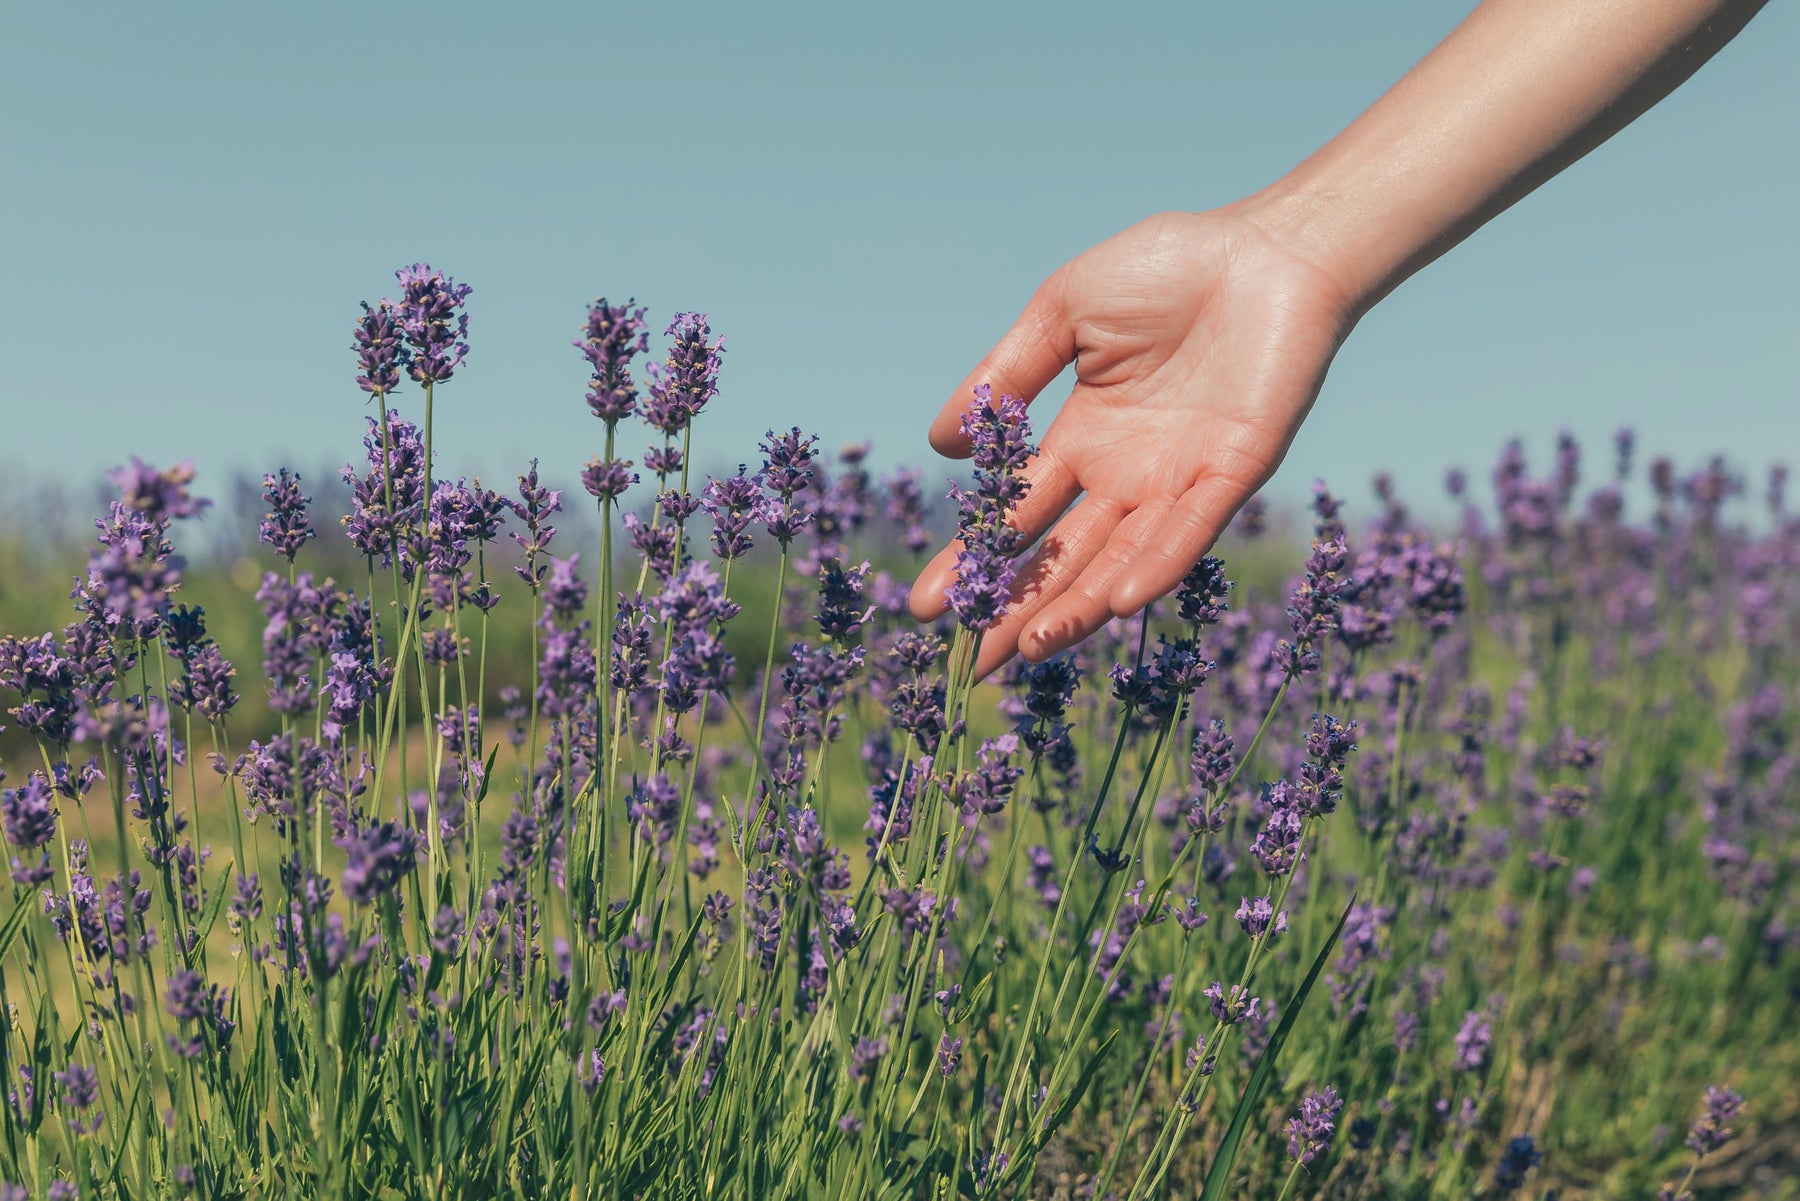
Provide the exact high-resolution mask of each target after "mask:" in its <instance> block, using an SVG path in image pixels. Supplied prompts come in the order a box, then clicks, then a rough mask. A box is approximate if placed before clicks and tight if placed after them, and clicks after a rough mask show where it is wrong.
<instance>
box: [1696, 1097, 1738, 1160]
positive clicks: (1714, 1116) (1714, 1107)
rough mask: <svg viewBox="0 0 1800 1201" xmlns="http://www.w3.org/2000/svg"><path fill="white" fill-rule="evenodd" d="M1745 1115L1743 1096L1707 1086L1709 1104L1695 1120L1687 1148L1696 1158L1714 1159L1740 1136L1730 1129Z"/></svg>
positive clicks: (1707, 1102)
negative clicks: (1690, 1149) (1691, 1150)
mask: <svg viewBox="0 0 1800 1201" xmlns="http://www.w3.org/2000/svg"><path fill="white" fill-rule="evenodd" d="M1743 1112H1744V1097H1743V1094H1741V1093H1739V1092H1737V1091H1736V1090H1735V1089H1730V1088H1719V1087H1718V1086H1716V1085H1708V1086H1707V1088H1706V1104H1705V1106H1704V1108H1702V1109H1701V1111H1700V1116H1699V1118H1697V1119H1695V1121H1694V1125H1693V1126H1692V1128H1690V1129H1689V1130H1688V1136H1687V1145H1688V1146H1689V1147H1691V1148H1693V1151H1694V1154H1695V1155H1696V1156H1699V1157H1701V1158H1705V1157H1706V1156H1708V1155H1711V1154H1712V1153H1713V1152H1714V1151H1717V1150H1718V1149H1719V1148H1720V1147H1723V1146H1724V1145H1725V1144H1726V1143H1728V1142H1730V1141H1731V1138H1732V1136H1733V1135H1735V1134H1736V1133H1737V1131H1735V1130H1733V1129H1732V1128H1731V1123H1732V1122H1734V1121H1736V1120H1737V1118H1738V1117H1739V1116H1740V1115H1742V1113H1743Z"/></svg>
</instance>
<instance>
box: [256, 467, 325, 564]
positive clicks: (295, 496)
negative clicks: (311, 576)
mask: <svg viewBox="0 0 1800 1201" xmlns="http://www.w3.org/2000/svg"><path fill="white" fill-rule="evenodd" d="M262 496H263V502H264V503H265V504H267V505H268V506H269V511H268V512H267V513H265V514H264V515H263V519H262V524H261V525H260V526H259V527H258V529H257V537H258V539H259V540H260V541H261V542H262V544H263V545H264V546H268V547H272V548H274V550H275V553H276V554H278V555H281V556H282V557H283V558H285V559H286V560H287V561H288V562H289V563H292V562H293V561H294V556H295V555H297V554H299V553H300V548H301V547H303V546H305V545H306V542H307V539H309V538H315V537H317V536H318V535H317V534H316V533H314V531H313V528H312V526H310V525H308V524H307V522H306V506H307V505H309V504H311V503H312V497H310V496H307V495H305V494H303V493H302V492H301V491H300V477H299V475H297V474H296V473H294V472H291V471H289V470H288V469H287V468H285V467H283V468H282V469H281V470H280V471H279V472H278V473H276V474H274V475H265V476H263V493H262Z"/></svg>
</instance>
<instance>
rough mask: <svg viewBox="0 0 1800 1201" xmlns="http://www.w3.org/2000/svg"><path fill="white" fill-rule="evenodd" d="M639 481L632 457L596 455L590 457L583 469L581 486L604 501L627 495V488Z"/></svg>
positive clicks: (597, 498) (589, 493)
mask: <svg viewBox="0 0 1800 1201" xmlns="http://www.w3.org/2000/svg"><path fill="white" fill-rule="evenodd" d="M637 482H638V475H637V472H635V471H633V470H631V460H630V459H602V458H599V457H598V456H596V457H594V458H591V459H589V460H588V461H587V465H586V466H585V467H583V468H582V469H581V486H582V487H583V488H586V489H587V490H588V495H590V496H592V497H594V499H596V500H598V501H601V502H603V503H604V502H605V501H609V500H617V499H619V497H621V496H623V495H625V491H626V489H628V488H630V487H631V486H632V485H633V484H635V483H637Z"/></svg>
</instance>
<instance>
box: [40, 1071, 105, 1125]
mask: <svg viewBox="0 0 1800 1201" xmlns="http://www.w3.org/2000/svg"><path fill="white" fill-rule="evenodd" d="M52 1076H53V1078H54V1079H55V1080H56V1082H57V1083H58V1084H60V1085H62V1089H63V1094H62V1104H63V1108H64V1109H66V1110H69V1111H71V1112H70V1114H69V1128H70V1129H71V1130H73V1131H75V1133H77V1134H91V1133H93V1132H94V1131H96V1130H98V1129H100V1121H101V1119H102V1118H103V1117H105V1116H106V1115H105V1114H104V1112H96V1113H95V1114H94V1115H93V1116H92V1118H88V1117H85V1116H83V1115H85V1114H86V1113H87V1111H88V1110H90V1109H93V1108H94V1107H95V1106H96V1104H97V1103H98V1102H99V1100H100V1073H99V1072H97V1071H95V1070H94V1069H93V1068H91V1067H89V1066H87V1065H86V1064H83V1063H72V1064H70V1065H69V1068H68V1070H67V1071H63V1072H54V1073H52Z"/></svg>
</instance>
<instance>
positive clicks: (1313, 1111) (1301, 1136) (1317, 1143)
mask: <svg viewBox="0 0 1800 1201" xmlns="http://www.w3.org/2000/svg"><path fill="white" fill-rule="evenodd" d="M1343 1108H1344V1102H1343V1100H1342V1099H1341V1098H1340V1097H1339V1096H1338V1095H1337V1090H1336V1089H1334V1088H1332V1087H1331V1086H1330V1085H1329V1084H1328V1085H1326V1086H1325V1087H1324V1088H1322V1089H1320V1090H1318V1091H1317V1092H1314V1093H1308V1094H1307V1095H1306V1096H1305V1097H1303V1098H1301V1100H1300V1113H1299V1115H1298V1116H1296V1117H1292V1118H1289V1119H1288V1124H1287V1136H1288V1146H1287V1153H1288V1158H1289V1159H1293V1160H1298V1161H1299V1162H1300V1163H1311V1162H1312V1161H1313V1160H1314V1159H1317V1158H1318V1156H1319V1152H1321V1151H1323V1150H1324V1149H1325V1148H1326V1147H1328V1146H1330V1145H1331V1138H1332V1135H1334V1134H1335V1133H1336V1132H1337V1116H1338V1114H1339V1113H1340V1112H1341V1111H1342V1110H1343Z"/></svg>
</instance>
